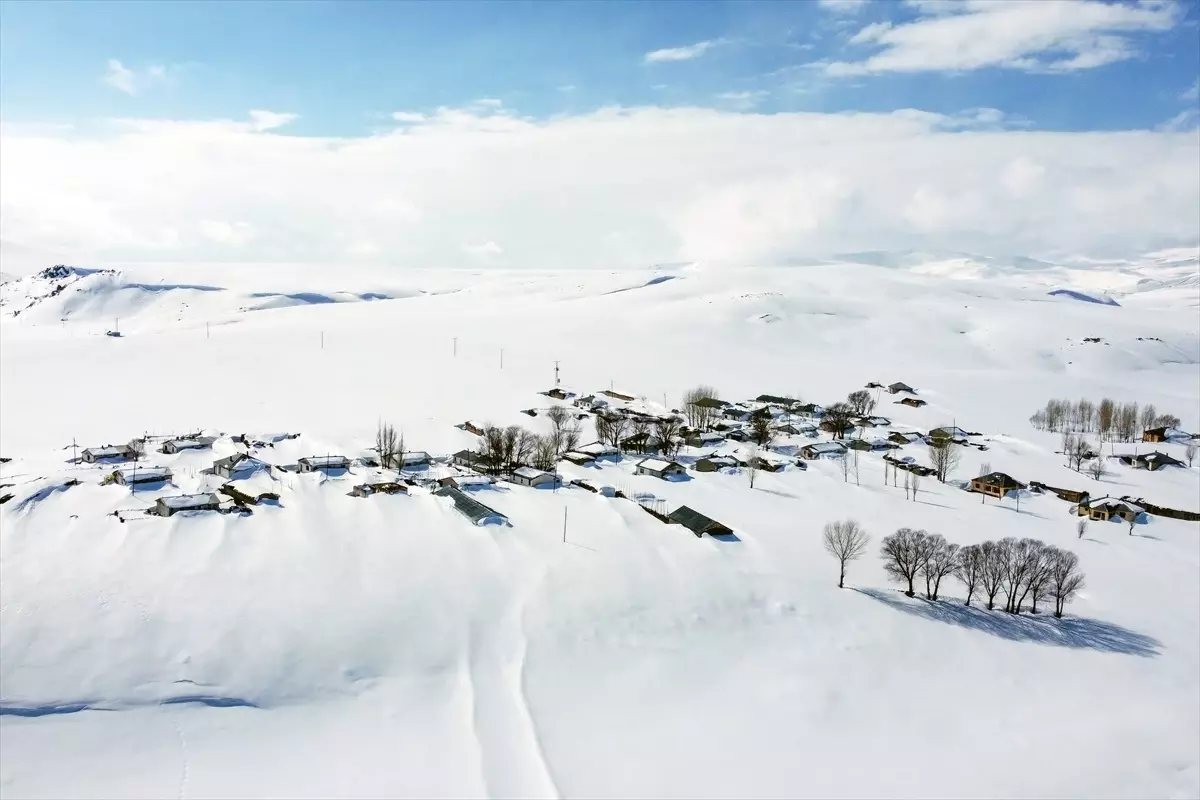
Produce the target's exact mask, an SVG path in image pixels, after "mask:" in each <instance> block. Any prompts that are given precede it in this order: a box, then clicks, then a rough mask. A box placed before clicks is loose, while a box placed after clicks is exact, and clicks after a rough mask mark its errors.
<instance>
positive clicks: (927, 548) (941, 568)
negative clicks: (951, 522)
mask: <svg viewBox="0 0 1200 800" xmlns="http://www.w3.org/2000/svg"><path fill="white" fill-rule="evenodd" d="M958 549H959V548H958V545H956V544H950V543H949V542H947V541H946V537H945V536H942V535H941V534H940V533H934V534H930V535H929V536H928V537H927V538H926V540H925V542H924V560H923V561H922V563H921V575H922V576H923V577H924V578H925V598H926V599H927V600H937V599H938V590H939V589H940V588H941V585H942V578H945V577H946V576H947V575H951V574H953V572H954V570H955V569H956V568H957V567H958Z"/></svg>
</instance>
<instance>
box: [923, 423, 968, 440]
mask: <svg viewBox="0 0 1200 800" xmlns="http://www.w3.org/2000/svg"><path fill="white" fill-rule="evenodd" d="M968 436H970V434H969V433H967V432H966V431H964V430H963V429H962V428H960V427H958V426H957V425H946V426H943V427H941V428H934V429H933V430H931V431H930V432H929V438H930V439H950V440H951V441H954V442H965V441H966V440H967V437H968Z"/></svg>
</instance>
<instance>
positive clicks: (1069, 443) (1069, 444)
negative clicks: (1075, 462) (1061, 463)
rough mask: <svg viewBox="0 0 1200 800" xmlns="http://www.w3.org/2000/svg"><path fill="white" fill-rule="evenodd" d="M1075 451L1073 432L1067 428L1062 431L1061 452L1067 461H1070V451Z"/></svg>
mask: <svg viewBox="0 0 1200 800" xmlns="http://www.w3.org/2000/svg"><path fill="white" fill-rule="evenodd" d="M1074 451H1075V434H1073V433H1071V432H1070V431H1069V430H1066V431H1063V435H1062V453H1063V455H1064V456H1066V457H1067V463H1068V464H1070V463H1071V453H1073V452H1074Z"/></svg>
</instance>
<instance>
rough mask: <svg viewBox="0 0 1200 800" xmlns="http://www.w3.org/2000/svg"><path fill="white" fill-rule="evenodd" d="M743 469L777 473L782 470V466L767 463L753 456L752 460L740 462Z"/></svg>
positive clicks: (765, 460)
mask: <svg viewBox="0 0 1200 800" xmlns="http://www.w3.org/2000/svg"><path fill="white" fill-rule="evenodd" d="M741 465H742V466H743V467H748V468H751V469H757V470H761V471H762V472H779V471H780V470H781V469H783V464H780V463H779V462H777V461H768V460H767V459H765V458H763V457H762V456H754V457H753V458H751V459H749V460H747V461H744V462H741Z"/></svg>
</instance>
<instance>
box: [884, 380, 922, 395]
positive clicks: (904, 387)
mask: <svg viewBox="0 0 1200 800" xmlns="http://www.w3.org/2000/svg"><path fill="white" fill-rule="evenodd" d="M887 390H888V392H890V393H891V394H899V393H900V392H906V393H908V394H916V393H917V390H916V389H914V388H913V387H911V386H909V385H908V384H907V383H902V382H900V381H896V382H895V383H893V384H890V385H889V386H888V387H887Z"/></svg>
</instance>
